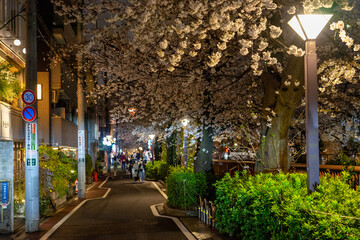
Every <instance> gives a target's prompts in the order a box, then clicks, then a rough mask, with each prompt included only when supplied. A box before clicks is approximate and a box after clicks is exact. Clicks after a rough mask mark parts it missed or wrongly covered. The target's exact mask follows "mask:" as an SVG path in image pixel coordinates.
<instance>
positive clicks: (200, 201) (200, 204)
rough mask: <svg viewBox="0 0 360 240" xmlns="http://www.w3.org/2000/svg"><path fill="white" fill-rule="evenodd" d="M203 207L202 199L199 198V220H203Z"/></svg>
mask: <svg viewBox="0 0 360 240" xmlns="http://www.w3.org/2000/svg"><path fill="white" fill-rule="evenodd" d="M201 206H202V199H201V196H199V206H198V218H199V219H200V220H201Z"/></svg>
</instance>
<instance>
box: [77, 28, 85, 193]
mask: <svg viewBox="0 0 360 240" xmlns="http://www.w3.org/2000/svg"><path fill="white" fill-rule="evenodd" d="M82 40H83V28H82V24H81V23H78V24H77V41H78V44H81V42H82ZM77 63H78V66H77V67H78V69H77V70H78V82H77V98H78V188H79V192H78V198H79V199H80V198H85V191H86V176H85V98H84V91H83V86H82V76H83V74H82V57H81V55H80V54H79V56H78V59H77Z"/></svg>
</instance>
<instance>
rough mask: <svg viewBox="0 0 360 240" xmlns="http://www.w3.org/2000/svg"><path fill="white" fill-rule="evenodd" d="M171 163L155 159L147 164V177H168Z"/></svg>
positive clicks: (163, 178)
mask: <svg viewBox="0 0 360 240" xmlns="http://www.w3.org/2000/svg"><path fill="white" fill-rule="evenodd" d="M168 172H169V164H168V163H167V162H165V161H154V164H153V163H152V162H148V163H147V164H146V178H148V179H153V180H163V181H165V179H166V178H167V175H168Z"/></svg>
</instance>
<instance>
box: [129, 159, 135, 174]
mask: <svg viewBox="0 0 360 240" xmlns="http://www.w3.org/2000/svg"><path fill="white" fill-rule="evenodd" d="M133 167H134V160H133V159H130V161H129V172H130V178H133Z"/></svg>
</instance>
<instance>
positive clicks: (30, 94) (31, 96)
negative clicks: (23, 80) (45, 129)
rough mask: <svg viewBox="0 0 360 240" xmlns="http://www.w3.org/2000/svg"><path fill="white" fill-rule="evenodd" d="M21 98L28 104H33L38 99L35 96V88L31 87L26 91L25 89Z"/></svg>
mask: <svg viewBox="0 0 360 240" xmlns="http://www.w3.org/2000/svg"><path fill="white" fill-rule="evenodd" d="M21 99H22V100H23V102H24V103H25V104H26V105H33V104H34V103H35V101H36V98H35V93H34V91H33V90H31V89H26V90H25V91H23V93H22V94H21Z"/></svg>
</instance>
